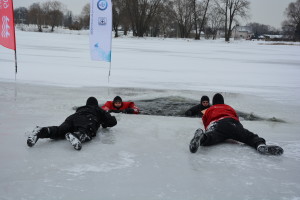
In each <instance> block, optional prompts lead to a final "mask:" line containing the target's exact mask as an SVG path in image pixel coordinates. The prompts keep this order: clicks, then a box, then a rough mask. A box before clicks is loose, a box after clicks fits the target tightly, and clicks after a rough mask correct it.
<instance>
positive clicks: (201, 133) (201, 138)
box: [190, 128, 205, 153]
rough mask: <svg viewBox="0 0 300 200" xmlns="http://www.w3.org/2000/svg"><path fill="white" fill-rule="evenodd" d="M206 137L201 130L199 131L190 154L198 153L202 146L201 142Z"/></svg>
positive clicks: (193, 140)
mask: <svg viewBox="0 0 300 200" xmlns="http://www.w3.org/2000/svg"><path fill="white" fill-rule="evenodd" d="M204 137H205V134H204V132H203V130H202V129H201V128H199V129H197V130H196V132H195V135H194V138H193V139H192V140H191V142H190V152H191V153H196V152H197V150H198V148H199V146H200V141H201V140H203V138H204Z"/></svg>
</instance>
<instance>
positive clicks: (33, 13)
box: [28, 3, 45, 32]
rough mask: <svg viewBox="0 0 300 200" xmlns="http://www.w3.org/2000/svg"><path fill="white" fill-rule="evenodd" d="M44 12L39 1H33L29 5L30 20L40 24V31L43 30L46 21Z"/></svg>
mask: <svg viewBox="0 0 300 200" xmlns="http://www.w3.org/2000/svg"><path fill="white" fill-rule="evenodd" d="M44 18H45V16H44V13H43V10H42V8H41V6H40V4H39V3H33V4H32V5H31V6H30V7H29V11H28V21H29V23H30V24H36V25H37V26H38V31H39V32H43V29H42V24H43V21H44Z"/></svg>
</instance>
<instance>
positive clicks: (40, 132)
mask: <svg viewBox="0 0 300 200" xmlns="http://www.w3.org/2000/svg"><path fill="white" fill-rule="evenodd" d="M48 137H49V130H48V128H46V127H44V128H42V127H39V126H37V127H35V129H34V130H33V131H32V133H31V135H29V136H28V139H27V145H28V146H29V147H32V146H33V145H35V143H36V142H37V141H38V139H39V138H48Z"/></svg>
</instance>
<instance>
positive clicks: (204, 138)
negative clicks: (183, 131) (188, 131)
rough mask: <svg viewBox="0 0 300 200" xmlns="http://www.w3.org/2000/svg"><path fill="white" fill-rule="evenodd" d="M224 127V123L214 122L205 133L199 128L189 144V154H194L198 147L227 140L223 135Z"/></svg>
mask: <svg viewBox="0 0 300 200" xmlns="http://www.w3.org/2000/svg"><path fill="white" fill-rule="evenodd" d="M226 126H227V125H226V122H224V121H222V120H221V121H218V122H215V123H214V124H213V125H212V126H211V127H210V128H209V129H208V130H207V131H206V132H205V133H204V132H203V130H202V129H201V128H199V129H197V130H196V132H195V135H194V138H193V139H192V140H191V142H190V146H189V147H190V152H191V153H196V152H197V150H198V148H199V146H210V145H214V144H218V143H221V142H223V141H224V140H226V139H228V137H227V135H226V134H225V133H226ZM222 129H223V130H222ZM224 131H225V132H224Z"/></svg>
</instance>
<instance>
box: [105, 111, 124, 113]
mask: <svg viewBox="0 0 300 200" xmlns="http://www.w3.org/2000/svg"><path fill="white" fill-rule="evenodd" d="M108 112H109V113H120V112H122V110H109V111H108Z"/></svg>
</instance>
